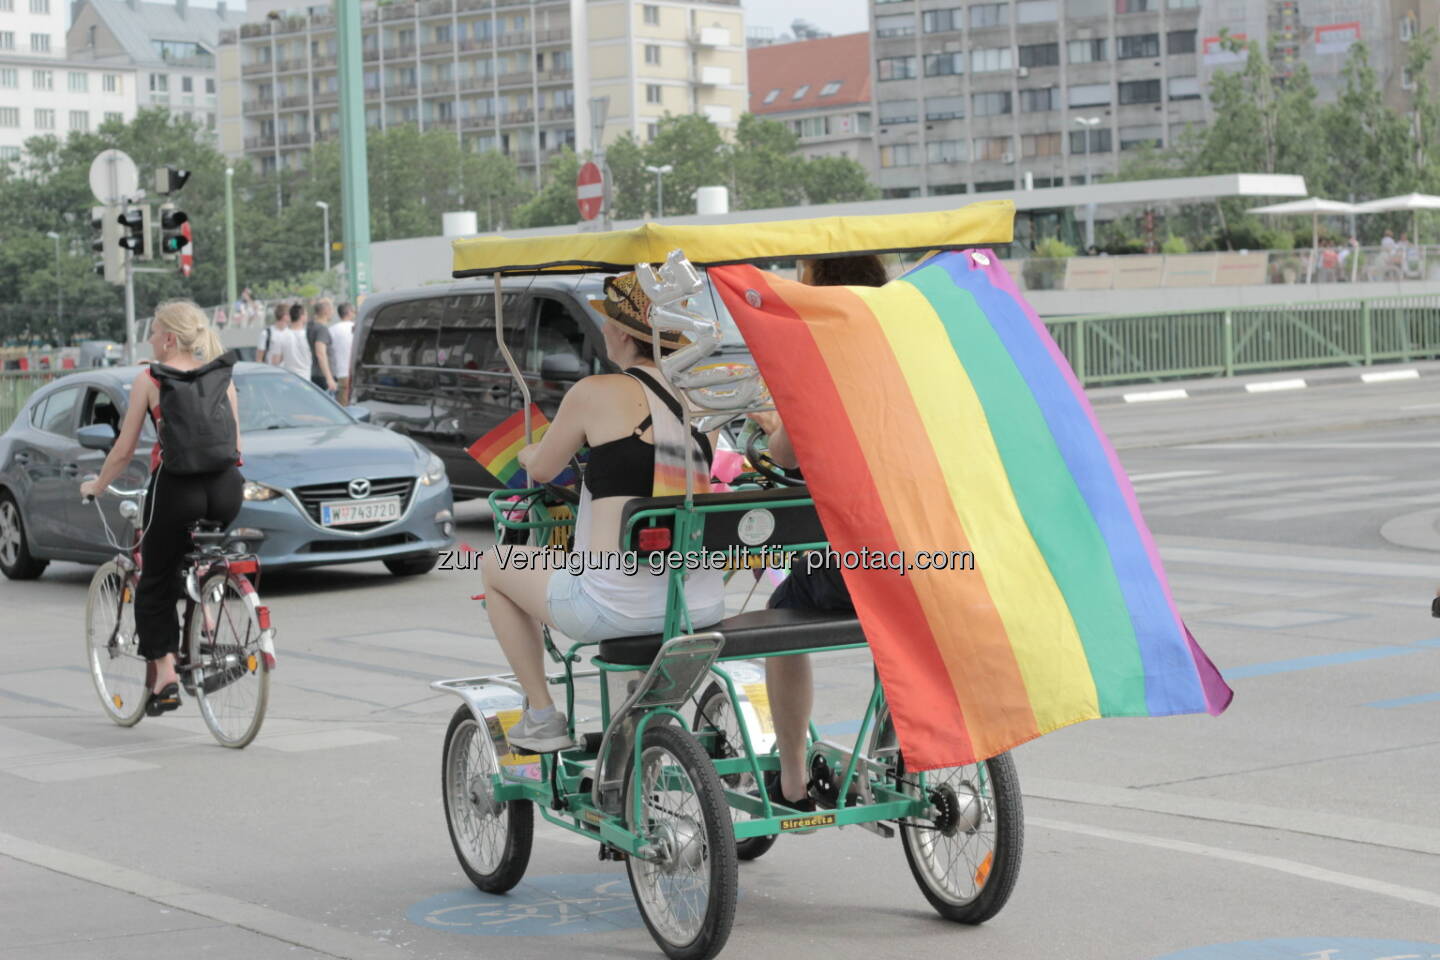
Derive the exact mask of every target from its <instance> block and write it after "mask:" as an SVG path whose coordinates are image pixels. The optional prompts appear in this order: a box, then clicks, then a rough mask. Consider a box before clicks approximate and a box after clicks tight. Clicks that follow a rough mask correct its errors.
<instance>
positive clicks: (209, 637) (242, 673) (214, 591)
mask: <svg viewBox="0 0 1440 960" xmlns="http://www.w3.org/2000/svg"><path fill="white" fill-rule="evenodd" d="M259 605H260V600H259V597H257V596H256V595H255V591H254V590H253V589H251V587H250V582H249V581H248V580H246V579H245V578H244V577H242V576H241V575H240V574H238V573H236V574H231V573H226V572H223V571H221V572H217V573H212V574H210V575H209V576H207V577H206V578H205V579H204V580H203V581H202V582H201V584H200V603H198V604H192V605H190V606H189V607H188V608H187V610H188V615H187V616H186V623H185V643H186V650H187V651H188V655H189V662H190V666H191V668H192V672H191V673H190V678H191V680H192V682H193V683H194V687H195V698H196V699H197V700H198V701H199V703H200V716H202V717H204V718H205V726H207V727H209V728H210V734H211V735H212V736H213V737H214V738H215V739H216V740H217V741H219V743H220V745H221V746H225V747H234V748H235V749H239V748H241V747H244V746H246V745H247V744H249V743H250V741H251V740H254V739H255V734H257V733H259V732H260V724H261V723H262V722H263V721H264V719H265V705H266V703H267V702H268V701H269V699H270V664H269V661H267V660H266V658H265V656H264V654H263V653H262V651H261V649H260V618H259V614H258V613H257V612H256V611H257V608H258V607H259Z"/></svg>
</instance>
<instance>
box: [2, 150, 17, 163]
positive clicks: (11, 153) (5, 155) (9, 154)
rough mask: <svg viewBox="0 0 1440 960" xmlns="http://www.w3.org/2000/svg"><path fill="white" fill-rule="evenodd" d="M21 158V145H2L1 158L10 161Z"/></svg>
mask: <svg viewBox="0 0 1440 960" xmlns="http://www.w3.org/2000/svg"><path fill="white" fill-rule="evenodd" d="M19 159H20V148H19V147H0V160H6V161H9V160H19Z"/></svg>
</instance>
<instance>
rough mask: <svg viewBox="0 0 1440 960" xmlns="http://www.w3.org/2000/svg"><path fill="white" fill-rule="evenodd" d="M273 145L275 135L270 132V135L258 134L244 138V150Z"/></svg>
mask: <svg viewBox="0 0 1440 960" xmlns="http://www.w3.org/2000/svg"><path fill="white" fill-rule="evenodd" d="M274 146H275V136H274V134H270V135H268V136H265V135H262V136H258V137H246V138H245V149H246V150H268V149H271V148H272V147H274Z"/></svg>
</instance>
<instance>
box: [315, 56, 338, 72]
mask: <svg viewBox="0 0 1440 960" xmlns="http://www.w3.org/2000/svg"><path fill="white" fill-rule="evenodd" d="M335 61H336V57H335V55H334V54H331V53H321V54H317V55H315V56H313V57H311V58H310V66H311V67H312V68H314V69H316V70H325V69H327V68H329V67H333V66H335Z"/></svg>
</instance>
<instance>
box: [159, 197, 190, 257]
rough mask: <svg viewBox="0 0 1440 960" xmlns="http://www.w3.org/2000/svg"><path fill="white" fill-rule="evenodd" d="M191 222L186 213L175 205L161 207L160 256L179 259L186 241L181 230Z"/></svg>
mask: <svg viewBox="0 0 1440 960" xmlns="http://www.w3.org/2000/svg"><path fill="white" fill-rule="evenodd" d="M189 222H190V218H189V217H188V216H186V215H185V211H183V210H177V209H176V208H175V204H173V203H166V204H163V205H161V207H160V256H162V257H166V258H169V257H177V256H179V255H180V251H181V250H183V249H184V247H185V244H186V242H187V241H186V239H185V235H184V231H183V230H182V229H181V228H182V227H183V226H184V225H185V224H187V223H189Z"/></svg>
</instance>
